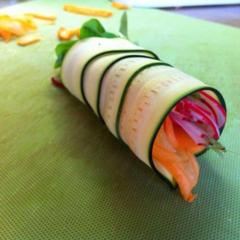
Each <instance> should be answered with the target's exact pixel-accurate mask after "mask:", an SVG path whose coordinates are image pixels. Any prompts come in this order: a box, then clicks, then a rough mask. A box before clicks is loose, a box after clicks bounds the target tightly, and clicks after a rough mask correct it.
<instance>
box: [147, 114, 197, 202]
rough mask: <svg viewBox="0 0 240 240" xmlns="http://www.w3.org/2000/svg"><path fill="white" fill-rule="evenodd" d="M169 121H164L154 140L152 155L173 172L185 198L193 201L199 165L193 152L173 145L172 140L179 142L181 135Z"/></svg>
mask: <svg viewBox="0 0 240 240" xmlns="http://www.w3.org/2000/svg"><path fill="white" fill-rule="evenodd" d="M169 119H170V118H169ZM169 119H167V121H169ZM169 123H170V122H168V123H167V124H165V123H164V125H163V127H161V129H160V130H159V132H158V135H157V137H156V139H155V140H154V144H153V149H152V156H153V159H154V161H157V162H158V163H159V164H160V165H162V166H163V167H164V168H165V169H167V170H168V171H169V172H170V173H171V174H172V176H173V178H174V179H175V180H176V182H177V183H178V185H179V189H180V192H181V194H182V196H183V198H184V199H185V200H186V201H188V202H192V201H193V200H194V199H195V198H196V195H194V194H193V193H192V189H193V188H194V187H195V186H196V184H197V182H198V177H199V167H198V164H197V161H196V158H195V156H194V154H193V153H191V152H190V151H189V150H188V149H182V148H181V146H177V147H175V146H173V144H172V140H173V139H176V140H177V142H178V137H179V136H178V135H175V136H174V134H175V132H174V130H175V129H174V128H172V127H173V126H171V125H169ZM166 129H167V130H166ZM166 131H170V132H171V133H167V132H166ZM174 141H175V140H174Z"/></svg>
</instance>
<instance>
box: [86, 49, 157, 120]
mask: <svg viewBox="0 0 240 240" xmlns="http://www.w3.org/2000/svg"><path fill="white" fill-rule="evenodd" d="M130 57H142V58H144V57H145V58H151V59H152V58H156V56H155V55H153V54H152V52H150V51H146V50H143V49H139V50H123V51H111V52H110V53H109V52H103V53H101V54H99V55H96V56H94V57H93V58H91V59H90V60H89V61H88V63H87V64H86V65H85V66H84V68H83V70H82V81H81V93H82V96H83V99H84V101H85V102H86V103H87V104H88V105H89V106H90V107H91V108H92V110H93V111H94V112H95V114H96V115H97V116H98V117H100V115H99V113H98V101H99V98H100V92H101V91H100V89H101V83H102V80H103V76H104V75H105V72H106V71H107V70H108V69H109V68H110V67H111V66H112V65H113V64H115V63H117V62H118V61H120V60H122V59H125V58H130Z"/></svg>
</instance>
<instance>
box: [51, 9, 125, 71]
mask: <svg viewBox="0 0 240 240" xmlns="http://www.w3.org/2000/svg"><path fill="white" fill-rule="evenodd" d="M127 25H128V21H127V13H126V12H124V13H123V15H122V17H121V21H120V29H119V32H120V33H122V34H123V36H124V37H126V38H127V39H128V26H127ZM91 37H101V38H121V37H122V36H120V35H117V34H115V33H111V32H108V31H106V30H105V28H104V27H103V25H102V24H101V23H100V22H99V20H97V19H96V18H92V19H90V20H88V21H86V22H85V23H84V24H83V25H82V26H81V28H80V36H79V38H78V39H77V40H71V41H67V42H61V43H59V44H58V45H57V46H56V49H55V52H56V55H57V60H56V62H55V64H54V67H55V68H60V67H61V66H62V63H63V59H64V57H65V55H66V54H67V52H68V51H69V50H70V48H71V47H72V46H73V45H74V44H75V43H77V42H78V41H79V40H82V39H86V38H91Z"/></svg>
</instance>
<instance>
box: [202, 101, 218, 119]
mask: <svg viewBox="0 0 240 240" xmlns="http://www.w3.org/2000/svg"><path fill="white" fill-rule="evenodd" d="M198 104H199V105H200V106H201V107H202V108H207V109H208V110H209V111H210V112H211V115H212V116H213V118H214V120H215V122H216V123H218V117H217V114H216V112H215V111H214V109H213V108H212V106H211V105H210V104H209V103H208V102H207V101H206V100H205V99H200V101H198Z"/></svg>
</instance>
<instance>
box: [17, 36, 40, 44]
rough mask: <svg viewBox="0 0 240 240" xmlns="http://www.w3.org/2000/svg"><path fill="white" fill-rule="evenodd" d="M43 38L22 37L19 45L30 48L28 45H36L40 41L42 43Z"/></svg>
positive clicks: (18, 42)
mask: <svg viewBox="0 0 240 240" xmlns="http://www.w3.org/2000/svg"><path fill="white" fill-rule="evenodd" d="M41 40H42V38H41V37H39V36H33V35H27V36H25V37H22V38H20V39H19V40H18V41H17V44H18V45H19V46H23V47H25V46H28V45H31V44H34V43H37V42H39V41H41Z"/></svg>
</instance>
